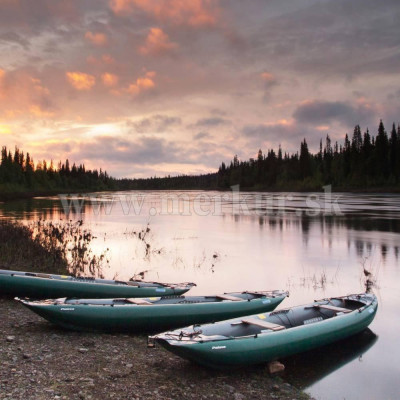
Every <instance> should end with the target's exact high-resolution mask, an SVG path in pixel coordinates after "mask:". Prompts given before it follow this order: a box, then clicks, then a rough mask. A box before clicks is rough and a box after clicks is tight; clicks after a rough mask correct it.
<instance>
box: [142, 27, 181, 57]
mask: <svg viewBox="0 0 400 400" xmlns="http://www.w3.org/2000/svg"><path fill="white" fill-rule="evenodd" d="M177 47H178V45H177V44H176V43H173V42H171V41H170V40H169V37H168V35H167V34H166V33H164V32H163V31H162V29H160V28H151V29H150V32H149V34H148V36H147V38H146V43H145V45H144V46H141V47H140V48H139V51H140V53H142V54H162V53H166V52H168V51H171V50H174V49H176V48H177Z"/></svg>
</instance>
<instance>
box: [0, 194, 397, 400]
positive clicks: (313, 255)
mask: <svg viewBox="0 0 400 400" xmlns="http://www.w3.org/2000/svg"><path fill="white" fill-rule="evenodd" d="M62 200H63V201H61V199H60V198H59V197H49V198H36V199H31V200H21V201H14V202H10V203H2V204H1V203H0V218H15V219H20V220H23V221H32V220H37V219H44V220H53V221H59V220H60V219H61V218H62V219H63V220H69V219H70V220H78V219H82V220H83V221H84V226H85V227H86V228H89V229H90V230H91V231H92V232H93V233H94V235H95V236H96V239H95V240H94V241H93V242H92V249H93V252H94V253H95V254H101V253H103V252H105V251H106V255H107V259H108V261H109V262H108V263H105V265H104V267H103V270H102V271H101V272H100V271H99V274H100V273H102V275H103V276H104V277H106V278H118V279H129V278H130V277H132V276H134V275H137V274H142V276H144V278H145V279H146V280H160V281H164V282H178V281H179V282H184V281H193V282H196V283H197V287H195V288H194V289H192V291H191V293H193V294H215V293H221V292H230V291H241V290H267V289H287V290H289V291H290V297H289V298H288V299H286V300H285V301H284V302H283V304H282V305H281V306H280V308H285V307H288V306H292V305H298V304H303V303H308V302H310V301H312V300H314V299H319V298H324V297H329V296H339V295H346V294H349V293H359V292H363V291H365V274H364V269H365V270H367V271H368V272H370V273H371V274H372V279H373V280H374V281H375V282H376V285H375V287H374V288H373V291H374V292H375V293H376V295H377V296H378V299H379V310H378V313H377V316H376V318H375V320H374V322H373V323H372V324H371V326H370V330H367V331H366V332H364V333H362V334H360V335H357V336H356V337H353V338H350V339H348V340H345V341H342V342H340V343H336V344H334V345H332V346H328V347H325V348H323V349H319V350H317V351H313V352H309V353H307V354H304V355H300V356H296V357H291V358H289V359H287V360H284V363H285V365H286V371H285V376H284V378H285V379H287V380H288V381H289V382H292V383H294V384H296V385H297V386H298V387H301V388H303V389H305V390H306V392H308V393H310V394H311V395H312V396H314V397H315V398H317V399H322V400H337V399H347V400H355V399H363V400H365V399H379V400H380V399H398V398H399V397H400V380H399V376H400V361H399V360H400V345H399V333H400V311H399V308H398V305H399V300H400V260H399V257H400V196H399V195H390V194H387V195H386V194H376V195H375V194H342V193H335V194H330V193H329V192H326V193H317V194H311V193H300V194H299V193H254V192H252V193H244V192H242V193H238V192H236V191H233V192H226V193H224V192H222V193H220V192H199V191H185V192H152V191H149V192H119V193H100V194H99V193H96V194H92V195H88V196H86V197H84V198H79V197H71V198H63V199H62ZM66 212H69V213H68V214H66ZM147 226H148V227H149V229H150V230H149V232H147V233H146V237H145V239H144V240H141V239H139V238H138V232H139V231H141V230H143V229H145V230H146V228H147ZM147 245H148V246H147ZM106 249H108V251H107V250H106Z"/></svg>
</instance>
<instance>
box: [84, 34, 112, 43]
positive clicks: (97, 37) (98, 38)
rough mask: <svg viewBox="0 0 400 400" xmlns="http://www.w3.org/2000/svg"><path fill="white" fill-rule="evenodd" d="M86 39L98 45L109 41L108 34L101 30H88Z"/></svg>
mask: <svg viewBox="0 0 400 400" xmlns="http://www.w3.org/2000/svg"><path fill="white" fill-rule="evenodd" d="M85 39H86V40H88V41H89V42H90V43H92V44H94V45H96V46H105V45H106V44H107V43H108V38H107V35H105V34H104V33H100V32H94V33H93V32H90V31H88V32H86V33H85Z"/></svg>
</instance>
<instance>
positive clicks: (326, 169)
mask: <svg viewBox="0 0 400 400" xmlns="http://www.w3.org/2000/svg"><path fill="white" fill-rule="evenodd" d="M328 184H331V185H332V186H333V188H334V189H340V190H350V189H352V190H353V189H354V190H357V189H359V190H365V189H374V188H379V189H385V188H388V190H398V189H400V126H398V127H397V129H396V126H395V124H393V126H392V130H391V132H390V134H389V135H388V133H387V132H386V130H385V127H384V124H383V122H382V121H380V123H379V127H378V131H377V134H376V135H375V136H374V135H371V134H370V132H369V130H368V129H367V130H366V131H365V132H364V133H362V132H361V128H360V126H359V125H357V126H356V127H355V128H354V132H353V135H352V137H351V138H349V136H348V135H347V134H346V136H345V139H344V142H343V144H339V143H338V142H335V143H332V141H331V138H330V137H329V135H328V136H327V137H326V139H325V141H324V143H323V142H322V140H321V142H320V149H319V152H318V153H316V154H312V153H310V151H309V149H308V145H307V142H306V139H304V140H303V141H302V142H301V144H300V151H299V152H296V153H295V154H289V153H286V152H285V153H283V151H282V149H281V148H280V147H279V149H278V150H277V151H275V150H273V149H270V150H268V151H267V153H266V154H263V152H262V150H261V149H260V150H259V151H258V155H257V158H251V159H250V160H248V161H239V159H238V157H237V156H235V157H234V158H233V160H232V161H231V162H230V164H229V165H226V164H225V163H222V164H221V166H220V167H219V169H218V172H216V173H210V174H204V175H197V176H189V175H181V176H176V177H164V178H157V177H154V178H147V179H128V178H126V179H115V178H112V177H110V176H109V175H108V174H107V172H105V171H104V172H103V171H102V170H101V169H100V171H97V170H87V169H86V168H85V166H84V165H83V164H81V165H79V166H77V165H75V164H73V165H72V166H71V165H70V163H69V161H68V160H66V161H65V162H64V163H61V162H59V163H58V164H57V166H54V165H53V162H52V161H51V162H50V163H48V162H47V161H39V162H37V163H36V165H35V164H34V162H33V160H32V158H31V156H30V155H29V153H26V155H25V154H24V153H23V152H22V151H21V150H20V149H18V148H15V151H14V153H12V152H11V151H10V150H8V149H7V148H6V147H3V148H2V150H1V164H0V198H7V194H15V195H18V194H21V193H32V194H37V193H57V192H58V193H67V192H89V191H100V190H132V189H138V190H146V189H153V190H157V189H166V190H168V189H228V188H229V187H230V186H232V185H240V186H241V188H242V189H253V190H293V191H296V190H320V189H321V188H322V186H324V185H328ZM11 197H12V196H11Z"/></svg>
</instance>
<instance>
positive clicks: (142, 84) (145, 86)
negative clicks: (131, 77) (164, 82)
mask: <svg viewBox="0 0 400 400" xmlns="http://www.w3.org/2000/svg"><path fill="white" fill-rule="evenodd" d="M155 75H156V73H155V72H154V71H149V72H146V74H145V75H144V76H142V77H139V78H137V79H136V82H135V83H131V84H130V85H129V87H128V89H127V92H128V93H130V94H133V95H138V94H140V93H141V92H143V91H146V90H150V89H153V88H154V87H155V86H156V84H155V83H154V79H153V78H154V77H155Z"/></svg>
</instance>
